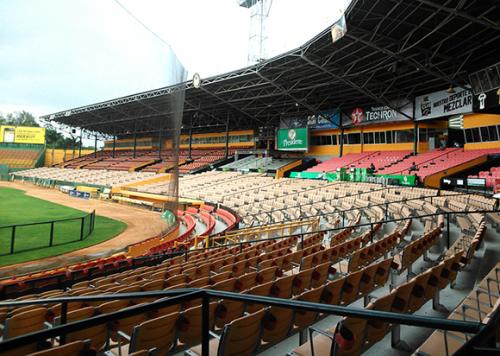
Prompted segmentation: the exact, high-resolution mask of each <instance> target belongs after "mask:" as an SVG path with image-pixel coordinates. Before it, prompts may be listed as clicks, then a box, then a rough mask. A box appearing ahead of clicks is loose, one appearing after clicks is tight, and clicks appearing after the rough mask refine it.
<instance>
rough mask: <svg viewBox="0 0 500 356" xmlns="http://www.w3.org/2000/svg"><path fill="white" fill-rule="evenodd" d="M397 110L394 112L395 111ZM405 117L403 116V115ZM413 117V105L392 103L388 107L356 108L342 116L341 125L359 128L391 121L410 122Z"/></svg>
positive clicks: (409, 103)
mask: <svg viewBox="0 0 500 356" xmlns="http://www.w3.org/2000/svg"><path fill="white" fill-rule="evenodd" d="M396 108H397V109H398V110H395V109H396ZM403 114H405V115H407V116H408V117H407V116H405V115H403ZM412 115H413V103H412V102H406V103H396V102H395V103H392V104H391V107H389V106H368V107H356V108H354V109H352V110H351V111H350V112H349V115H348V116H347V115H344V116H343V118H342V123H343V125H344V126H359V125H366V124H370V123H377V124H379V123H383V122H393V121H406V120H410V119H409V117H412Z"/></svg>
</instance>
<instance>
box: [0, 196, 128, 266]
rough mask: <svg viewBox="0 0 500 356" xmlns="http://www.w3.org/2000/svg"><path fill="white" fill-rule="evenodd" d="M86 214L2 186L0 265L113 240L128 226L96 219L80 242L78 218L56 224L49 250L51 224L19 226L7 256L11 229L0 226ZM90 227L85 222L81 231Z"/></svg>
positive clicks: (110, 220) (109, 220)
mask: <svg viewBox="0 0 500 356" xmlns="http://www.w3.org/2000/svg"><path fill="white" fill-rule="evenodd" d="M74 199H77V198H74ZM86 214H87V213H86V212H84V211H81V210H77V209H73V208H69V207H66V206H63V205H59V204H55V203H51V202H49V201H47V200H43V199H38V198H34V197H30V196H27V195H25V194H24V192H23V191H21V190H17V189H11V188H3V187H1V188H0V266H6V265H10V264H14V263H20V262H26V261H32V260H37V259H40V258H44V257H50V256H56V255H60V254H63V253H67V252H71V251H75V250H78V249H81V248H84V247H88V246H92V245H95V244H98V243H101V242H103V241H106V240H109V239H111V238H113V237H115V236H116V235H118V234H119V233H121V232H122V231H123V230H125V228H126V227H127V225H126V224H125V223H123V222H121V221H117V220H114V219H110V218H106V217H103V216H96V220H95V229H94V231H93V232H92V234H90V235H89V236H87V237H86V238H85V239H84V240H83V241H79V237H80V229H81V219H75V220H71V221H64V222H56V223H55V224H54V238H53V246H52V247H49V246H48V245H49V238H50V224H42V225H32V226H18V227H17V228H16V239H15V244H14V252H15V253H14V254H10V243H11V234H12V228H6V227H2V226H9V225H15V224H29V223H36V222H45V221H52V220H61V219H71V218H80V217H82V216H85V215H86ZM89 228H90V218H88V219H85V221H84V231H85V232H87V231H89V230H88V229H89ZM85 235H86V234H85Z"/></svg>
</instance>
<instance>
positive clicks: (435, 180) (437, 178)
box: [424, 156, 486, 188]
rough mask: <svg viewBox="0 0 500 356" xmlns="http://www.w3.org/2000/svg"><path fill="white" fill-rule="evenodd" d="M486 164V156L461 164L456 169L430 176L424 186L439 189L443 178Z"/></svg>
mask: <svg viewBox="0 0 500 356" xmlns="http://www.w3.org/2000/svg"><path fill="white" fill-rule="evenodd" d="M484 162H486V156H482V157H479V158H476V159H474V160H472V161H469V162H466V163H464V164H461V165H458V166H455V167H451V168H449V169H447V170H445V171H441V172H438V173H435V174H432V175H430V176H427V177H426V178H425V180H424V184H425V186H426V187H432V188H439V185H440V182H441V178H443V177H445V176H448V175H450V174H453V173H457V172H460V171H463V170H466V169H469V168H471V167H474V166H476V165H478V164H481V163H484Z"/></svg>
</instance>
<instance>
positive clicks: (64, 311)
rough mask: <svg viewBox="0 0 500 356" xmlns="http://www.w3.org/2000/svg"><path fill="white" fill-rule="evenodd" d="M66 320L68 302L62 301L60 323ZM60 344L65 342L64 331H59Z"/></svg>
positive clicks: (64, 322) (62, 323)
mask: <svg viewBox="0 0 500 356" xmlns="http://www.w3.org/2000/svg"><path fill="white" fill-rule="evenodd" d="M67 322H68V302H62V305H61V325H64V324H66V323H67ZM60 338H61V345H64V344H65V343H66V333H65V332H64V331H62V332H61V335H60Z"/></svg>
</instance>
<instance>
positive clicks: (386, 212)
mask: <svg viewBox="0 0 500 356" xmlns="http://www.w3.org/2000/svg"><path fill="white" fill-rule="evenodd" d="M388 212H389V203H385V220H387V216H388Z"/></svg>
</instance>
